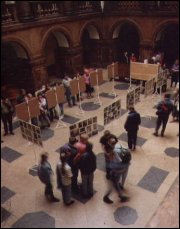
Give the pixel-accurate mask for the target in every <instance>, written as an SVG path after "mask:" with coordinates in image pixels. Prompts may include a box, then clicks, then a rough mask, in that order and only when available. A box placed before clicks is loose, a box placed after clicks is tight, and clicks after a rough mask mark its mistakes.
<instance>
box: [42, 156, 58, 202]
mask: <svg viewBox="0 0 180 229" xmlns="http://www.w3.org/2000/svg"><path fill="white" fill-rule="evenodd" d="M52 176H53V171H52V168H51V164H50V163H49V162H48V154H47V153H43V154H42V155H41V162H40V164H39V166H38V177H39V179H40V181H41V182H42V183H43V184H45V196H46V198H47V199H48V200H50V201H52V202H59V201H60V200H59V199H57V198H56V197H55V196H54V194H53V185H52Z"/></svg>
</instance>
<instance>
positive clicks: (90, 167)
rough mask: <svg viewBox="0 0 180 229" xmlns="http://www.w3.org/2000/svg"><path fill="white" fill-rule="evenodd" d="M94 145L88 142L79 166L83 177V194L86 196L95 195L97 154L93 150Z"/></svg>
mask: <svg viewBox="0 0 180 229" xmlns="http://www.w3.org/2000/svg"><path fill="white" fill-rule="evenodd" d="M92 149H93V145H92V144H91V143H87V147H86V152H85V153H84V154H83V155H82V156H81V158H80V161H79V168H80V171H81V177H82V194H83V197H85V198H90V197H92V196H93V192H94V190H93V180H94V171H95V170H96V156H95V154H94V152H93V150H92Z"/></svg>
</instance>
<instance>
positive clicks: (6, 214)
mask: <svg viewBox="0 0 180 229" xmlns="http://www.w3.org/2000/svg"><path fill="white" fill-rule="evenodd" d="M10 215H11V213H10V212H9V211H7V210H6V209H5V208H3V207H1V223H2V222H4V221H5V220H7V219H8V218H9V217H10Z"/></svg>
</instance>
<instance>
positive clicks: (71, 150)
mask: <svg viewBox="0 0 180 229" xmlns="http://www.w3.org/2000/svg"><path fill="white" fill-rule="evenodd" d="M77 141H78V140H77V139H76V138H75V137H70V138H69V143H67V144H65V145H63V146H62V147H61V148H60V154H61V153H65V154H66V156H67V164H68V165H69V166H70V167H71V171H72V174H73V176H72V191H73V192H74V193H79V187H78V171H79V167H78V163H74V158H75V156H76V155H77V148H76V147H75V146H74V145H75V144H76V143H77Z"/></svg>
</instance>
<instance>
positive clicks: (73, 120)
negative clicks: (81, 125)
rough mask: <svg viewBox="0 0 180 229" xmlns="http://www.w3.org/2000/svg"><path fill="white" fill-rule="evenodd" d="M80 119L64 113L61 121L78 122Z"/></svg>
mask: <svg viewBox="0 0 180 229" xmlns="http://www.w3.org/2000/svg"><path fill="white" fill-rule="evenodd" d="M79 120H80V119H79V118H75V117H73V116H70V115H66V114H65V115H64V118H63V119H62V121H63V122H67V123H69V124H74V123H76V122H78V121H79Z"/></svg>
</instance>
